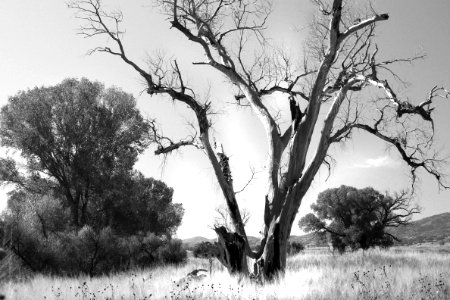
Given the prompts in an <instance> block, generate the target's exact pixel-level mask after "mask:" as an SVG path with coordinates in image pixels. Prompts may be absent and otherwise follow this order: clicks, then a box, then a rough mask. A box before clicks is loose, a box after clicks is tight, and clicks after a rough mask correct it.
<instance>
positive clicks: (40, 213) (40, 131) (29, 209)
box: [0, 79, 185, 276]
mask: <svg viewBox="0 0 450 300" xmlns="http://www.w3.org/2000/svg"><path fill="white" fill-rule="evenodd" d="M148 130H149V123H148V122H147V121H145V120H144V119H143V118H142V116H141V114H140V113H139V111H138V110H137V108H136V103H135V101H134V98H133V97H132V95H130V94H126V93H124V92H122V91H120V90H118V89H116V88H109V89H105V88H104V87H103V85H102V84H100V83H98V82H90V81H88V80H87V79H82V80H76V79H67V80H65V81H63V82H62V83H61V84H59V85H56V86H54V87H48V88H35V89H32V90H28V91H26V92H19V93H18V94H17V95H15V96H13V97H10V98H9V101H8V104H7V105H6V106H4V107H3V108H2V110H1V127H0V140H1V143H2V145H3V146H7V147H10V148H14V149H16V150H19V152H20V154H21V155H22V157H23V158H25V160H26V164H25V169H24V170H19V169H18V168H17V166H16V162H15V161H14V160H13V159H3V158H2V159H0V181H2V182H6V183H13V184H15V189H14V190H13V191H12V192H10V194H9V199H8V209H7V212H6V213H5V214H3V215H2V217H1V218H0V219H1V220H0V222H1V224H0V225H1V226H0V227H1V228H0V229H2V235H1V236H0V237H1V238H2V244H5V245H6V246H7V247H8V248H9V249H11V250H12V251H13V252H14V253H15V254H16V255H17V256H18V257H20V258H21V259H22V261H23V262H24V264H25V265H27V267H28V268H29V269H31V270H35V271H41V272H52V273H55V272H56V273H68V274H77V273H79V272H83V273H87V274H90V275H91V276H92V275H94V274H99V273H105V272H109V271H111V270H116V269H120V268H126V267H130V266H131V265H138V266H145V265H149V264H151V263H155V262H158V261H161V260H164V261H165V262H176V263H179V262H181V261H183V255H184V256H185V253H184V254H183V251H181V250H180V249H178V248H179V247H178V244H177V243H178V242H177V241H171V235H172V234H173V233H174V231H175V230H176V229H177V227H178V226H179V225H180V224H181V218H182V216H183V213H184V211H183V208H182V206H181V204H175V203H172V196H173V189H172V188H170V187H168V186H167V185H166V184H164V183H163V182H161V181H158V180H155V179H153V178H146V177H144V176H143V175H142V174H141V173H139V172H136V171H133V165H134V163H135V162H136V159H137V156H138V154H139V153H140V152H141V151H143V149H144V147H145V146H146V144H147V143H146V135H147V133H148V132H147V131H148ZM5 232H6V233H7V236H3V234H4V233H5ZM171 250H174V253H173V256H170V255H169V254H168V253H167V251H171Z"/></svg>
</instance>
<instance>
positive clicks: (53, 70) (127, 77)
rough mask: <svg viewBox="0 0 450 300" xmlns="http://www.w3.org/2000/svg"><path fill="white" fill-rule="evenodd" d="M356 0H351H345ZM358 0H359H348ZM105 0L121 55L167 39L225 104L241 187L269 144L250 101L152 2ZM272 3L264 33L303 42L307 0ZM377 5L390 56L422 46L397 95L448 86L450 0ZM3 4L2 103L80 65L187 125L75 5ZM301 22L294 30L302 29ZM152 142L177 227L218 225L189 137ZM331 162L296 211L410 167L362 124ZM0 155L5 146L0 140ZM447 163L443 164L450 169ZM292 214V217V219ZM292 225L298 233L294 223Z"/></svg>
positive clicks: (152, 162) (214, 195) (179, 109)
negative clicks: (183, 141)
mask: <svg viewBox="0 0 450 300" xmlns="http://www.w3.org/2000/svg"><path fill="white" fill-rule="evenodd" d="M350 2H351V1H349V3H350ZM355 2H356V1H355ZM104 3H105V4H106V5H107V7H109V8H111V9H116V8H118V9H121V10H122V11H123V13H124V17H125V22H124V28H125V29H126V31H127V33H126V36H125V38H124V43H125V45H126V47H127V52H128V55H129V56H130V57H132V58H134V59H135V61H137V62H139V63H141V62H142V63H144V62H145V58H146V57H147V55H148V54H150V55H151V54H152V53H154V52H155V51H157V50H165V51H166V52H167V54H168V55H169V56H173V57H174V58H177V61H178V63H179V64H180V67H181V68H182V70H185V74H186V76H187V78H188V79H189V83H190V84H191V85H192V86H194V87H196V88H197V90H198V91H199V92H200V93H201V92H204V93H205V94H206V90H207V87H208V86H210V87H211V89H210V94H211V97H212V99H213V101H214V102H215V103H216V106H215V107H216V109H217V111H220V112H221V114H218V115H217V116H215V119H214V128H215V132H214V136H215V138H216V140H217V141H218V143H222V144H223V145H224V147H225V151H226V152H227V154H228V155H229V156H230V157H231V159H230V163H231V168H232V171H233V177H234V183H235V187H236V188H237V189H239V188H240V187H241V186H243V185H244V184H245V183H246V182H247V180H248V178H249V176H250V166H251V167H254V168H255V169H256V170H262V168H263V167H264V163H265V153H266V150H265V149H266V144H265V140H264V133H263V129H262V128H261V126H260V124H259V123H258V120H257V119H256V118H255V117H254V116H253V115H252V114H251V113H250V112H249V111H247V110H245V109H236V108H234V107H233V108H229V107H228V105H226V102H230V101H232V100H233V98H232V94H231V93H230V92H229V91H230V86H229V85H228V83H227V82H226V81H225V80H224V79H223V78H221V77H220V76H218V75H216V74H215V73H213V72H210V70H209V69H207V68H206V67H201V66H199V67H193V66H191V64H190V63H191V61H193V60H201V59H202V57H203V56H202V53H201V51H200V49H199V48H198V47H197V46H196V45H192V44H191V43H189V42H188V41H186V39H185V38H184V37H183V36H181V35H180V34H179V33H178V32H176V31H174V30H170V29H169V27H170V24H169V23H168V22H167V20H165V18H164V17H163V16H160V15H158V14H157V13H156V9H155V8H154V7H152V5H151V3H152V2H151V1H150V0H136V1H123V0H122V1H120V0H104ZM274 3H275V7H274V13H273V15H272V17H271V19H270V22H269V28H270V29H269V31H268V34H269V36H270V37H272V38H273V39H274V41H276V42H277V43H279V44H284V45H286V47H288V48H289V49H290V51H291V52H292V53H294V54H295V53H298V49H301V47H302V41H303V39H304V37H305V35H306V30H302V28H304V26H305V25H306V24H307V21H308V18H310V13H311V5H310V1H309V0H275V1H274ZM374 3H375V7H376V8H377V10H378V11H379V12H380V13H385V12H387V13H389V14H390V17H391V18H390V20H389V21H387V22H384V23H382V24H380V26H379V27H378V40H377V41H378V45H379V47H380V49H381V51H382V53H383V55H384V56H385V57H401V56H403V57H407V56H411V55H413V54H415V53H416V52H418V51H421V50H423V51H424V52H426V53H427V58H426V59H425V60H423V61H420V62H418V63H416V64H415V65H413V66H407V67H406V68H404V67H402V68H401V69H399V70H398V71H399V73H400V74H401V75H402V76H403V78H404V79H405V80H407V81H408V82H410V83H411V86H409V87H408V88H407V89H406V88H403V89H402V90H401V91H400V93H399V94H400V95H402V96H404V97H408V98H409V99H411V100H412V101H414V102H419V101H421V100H423V99H424V98H425V97H426V95H427V92H428V91H429V90H430V89H431V88H432V87H433V86H434V85H444V86H447V87H450V39H449V37H448V34H447V32H448V31H449V29H450V18H448V15H449V13H450V2H449V1H448V0H433V1H427V2H426V5H425V4H424V1H420V0H397V1H390V0H378V1H374ZM0 11H2V12H3V14H2V18H0V28H1V30H0V41H1V43H0V82H1V83H2V84H1V88H0V105H4V104H6V102H7V99H8V96H11V95H14V94H15V93H17V92H18V91H19V90H24V89H28V88H33V87H35V86H42V85H53V84H57V83H59V82H61V81H62V80H63V79H64V78H67V77H78V78H80V77H87V78H88V79H90V80H98V81H101V82H103V83H105V85H106V86H111V85H115V86H118V87H121V88H122V89H123V90H125V91H127V92H131V93H133V94H134V95H135V97H136V98H137V99H138V105H139V107H140V109H141V110H142V113H143V114H144V115H145V116H147V117H151V118H156V119H157V120H158V121H159V123H160V124H161V127H162V128H163V130H164V133H165V134H166V135H168V136H172V137H174V138H176V137H183V136H185V135H186V133H187V131H186V130H185V129H182V130H181V129H180V128H185V127H186V126H185V125H186V123H187V122H188V121H189V120H190V119H191V116H189V115H186V113H185V112H186V110H185V108H184V107H183V106H179V105H174V104H173V103H172V101H169V100H168V99H162V98H158V97H153V98H150V97H149V96H148V95H146V94H145V93H144V94H142V95H141V91H142V90H143V89H144V85H143V84H142V80H141V79H140V78H139V76H138V74H137V73H135V72H134V71H133V70H131V69H130V68H129V67H128V66H126V65H125V64H123V63H122V62H121V61H120V60H118V59H117V58H116V57H111V56H108V55H104V54H95V55H92V56H88V55H86V53H87V51H88V50H89V49H91V48H94V47H96V46H102V45H105V40H104V39H102V38H95V39H83V38H82V37H81V36H79V35H77V34H76V33H77V28H78V26H79V20H76V19H75V18H74V11H71V10H69V9H68V8H67V6H66V4H65V3H64V1H61V0H46V1H34V0H20V1H18V0H2V1H0ZM299 29H300V30H299ZM444 102H445V101H440V102H438V103H436V106H437V109H436V110H435V111H434V118H435V120H436V121H435V127H436V137H437V140H438V142H439V143H438V145H439V148H440V149H442V151H443V152H444V153H448V154H450V153H449V151H448V147H449V146H450V134H449V133H448V130H449V128H450V120H449V117H448V116H450V101H447V103H444ZM153 150H154V149H153V148H150V149H149V150H148V151H146V152H145V153H144V154H143V155H142V156H141V157H140V159H139V161H138V163H137V165H136V168H137V169H139V170H140V171H142V172H143V173H144V174H145V175H147V176H152V177H155V178H157V179H161V180H163V181H164V182H166V183H167V184H168V185H169V186H171V187H173V188H174V189H175V195H174V201H175V202H180V203H183V206H184V208H185V210H186V212H185V216H184V219H183V224H182V225H181V227H180V228H179V230H178V233H177V234H178V237H180V238H187V237H192V236H197V235H201V236H205V237H213V236H214V233H213V231H212V230H211V229H210V226H211V225H212V224H213V219H214V209H215V208H216V207H217V206H219V205H221V204H222V197H221V192H220V190H219V188H218V185H217V184H216V182H215V179H214V176H213V174H212V170H211V167H210V166H209V163H208V161H207V158H206V156H205V155H204V154H203V153H201V152H200V151H198V150H195V149H188V148H186V149H183V150H182V151H179V152H178V153H176V154H173V155H171V156H169V157H168V160H167V161H166V163H165V165H164V168H162V165H163V161H162V159H161V158H159V157H155V156H154V155H153ZM333 154H334V158H335V159H336V160H337V166H336V167H335V168H334V170H333V173H332V176H331V177H330V179H329V180H328V181H326V182H325V179H326V177H327V172H326V171H322V172H321V173H320V174H318V176H317V177H316V180H315V181H314V183H313V187H312V189H311V190H310V191H309V192H308V194H307V196H306V198H305V199H304V200H303V203H302V205H301V208H300V210H299V214H298V217H301V216H303V215H304V214H306V213H308V211H309V206H310V205H311V203H312V202H313V201H314V200H315V199H316V197H317V194H318V193H319V192H320V191H323V190H324V189H326V188H330V187H336V186H339V185H341V184H346V185H352V186H355V187H358V188H361V187H366V186H373V187H374V188H376V189H379V190H381V191H386V190H389V191H392V192H394V191H398V190H400V189H402V188H406V187H408V184H409V181H408V169H407V168H406V167H405V166H404V164H403V163H402V162H401V161H400V160H399V156H398V155H397V153H395V152H389V151H386V147H385V145H384V144H383V143H382V142H380V141H377V140H374V139H373V138H372V137H368V136H366V135H359V134H355V135H354V140H353V141H351V142H348V143H347V144H345V145H341V146H337V147H336V148H335V149H334V150H333ZM2 155H6V154H5V153H4V151H2ZM449 172H450V170H449ZM420 175H422V176H421V185H420V193H419V197H418V203H419V204H420V205H421V206H422V207H423V212H422V214H421V216H420V217H425V216H430V215H433V214H438V213H442V212H448V211H450V191H444V192H440V193H439V192H438V188H437V184H436V182H435V181H433V179H432V178H431V177H429V176H427V175H426V174H423V173H420ZM264 181H265V180H264V175H263V173H260V174H258V175H257V178H256V180H255V181H254V182H253V183H252V185H251V186H249V187H248V189H246V190H245V192H243V193H241V194H239V196H240V197H239V203H240V205H241V207H243V208H246V209H247V210H249V211H250V212H251V219H250V222H249V224H248V229H247V230H248V233H249V234H251V235H255V236H257V235H258V232H259V231H260V229H261V225H262V212H263V201H264V200H263V199H264V193H265V188H264V184H263V183H264ZM6 191H7V188H3V189H2V190H1V191H0V209H3V208H4V207H5V205H6ZM296 223H297V221H295V224H296ZM292 234H301V231H300V230H299V229H298V226H297V225H295V226H294V227H293V230H292Z"/></svg>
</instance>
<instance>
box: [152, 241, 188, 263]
mask: <svg viewBox="0 0 450 300" xmlns="http://www.w3.org/2000/svg"><path fill="white" fill-rule="evenodd" d="M158 252H159V258H160V260H161V261H162V262H164V263H169V264H180V263H184V262H185V261H186V258H187V252H186V250H185V249H184V248H183V244H182V241H181V240H178V239H173V240H168V241H167V242H166V243H165V244H164V246H162V247H161V248H159V251H158Z"/></svg>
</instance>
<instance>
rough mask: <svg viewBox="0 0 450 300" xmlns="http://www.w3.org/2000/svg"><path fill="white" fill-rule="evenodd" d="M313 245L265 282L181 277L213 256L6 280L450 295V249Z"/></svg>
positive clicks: (207, 292) (217, 292) (58, 289)
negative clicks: (107, 272)
mask: <svg viewBox="0 0 450 300" xmlns="http://www.w3.org/2000/svg"><path fill="white" fill-rule="evenodd" d="M405 249H406V248H396V249H395V248H394V249H391V250H387V251H385V250H370V251H365V252H363V251H358V252H355V253H348V254H344V255H333V254H331V253H329V252H328V251H307V252H306V253H304V254H299V255H296V256H294V257H291V258H290V259H289V262H288V269H287V272H286V274H285V276H284V277H282V278H278V279H277V280H275V281H274V282H272V283H270V284H266V285H259V284H256V283H253V282H251V281H250V280H248V279H242V278H237V277H231V276H229V275H228V273H227V272H226V270H223V268H222V267H221V266H220V265H219V263H218V262H215V264H214V266H213V270H212V276H211V278H206V279H204V280H202V281H187V282H186V281H183V280H181V279H182V278H183V277H184V276H186V274H187V273H189V272H190V271H192V270H193V269H196V268H204V269H208V262H207V261H206V260H202V259H195V258H190V259H189V262H188V263H187V264H185V265H183V266H178V267H175V266H167V267H163V266H162V267H157V268H154V269H149V270H136V271H130V272H128V273H120V274H115V275H111V276H104V277H97V278H92V279H91V278H89V277H77V278H61V277H46V276H40V275H39V276H35V277H34V278H32V279H28V280H25V281H19V282H10V283H5V284H3V286H2V287H1V288H0V291H1V293H3V294H5V295H6V299H24V300H25V299H450V290H449V287H450V254H449V252H450V251H449V247H448V246H447V247H440V248H436V247H431V248H427V249H425V250H424V249H417V248H416V249H415V250H405Z"/></svg>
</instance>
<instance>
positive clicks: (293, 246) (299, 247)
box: [289, 242, 305, 255]
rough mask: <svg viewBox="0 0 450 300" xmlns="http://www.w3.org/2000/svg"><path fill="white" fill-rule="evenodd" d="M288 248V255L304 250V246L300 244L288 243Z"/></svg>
mask: <svg viewBox="0 0 450 300" xmlns="http://www.w3.org/2000/svg"><path fill="white" fill-rule="evenodd" d="M289 246H290V247H289V253H290V254H291V255H294V254H298V253H300V252H302V251H303V250H305V246H304V245H303V244H302V243H300V242H292V243H289Z"/></svg>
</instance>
